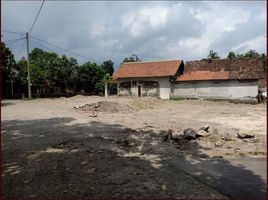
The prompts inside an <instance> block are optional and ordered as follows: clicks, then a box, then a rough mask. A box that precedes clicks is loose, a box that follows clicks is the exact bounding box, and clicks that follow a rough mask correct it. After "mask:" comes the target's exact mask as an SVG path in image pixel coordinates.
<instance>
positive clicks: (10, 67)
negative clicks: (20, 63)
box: [1, 42, 16, 96]
mask: <svg viewBox="0 0 268 200" xmlns="http://www.w3.org/2000/svg"><path fill="white" fill-rule="evenodd" d="M1 52H2V58H1V61H2V62H1V70H2V76H1V86H2V94H3V96H7V95H10V94H12V93H13V83H14V82H13V81H14V76H15V68H16V62H15V58H14V55H13V53H12V51H11V50H10V49H9V48H8V47H6V44H5V43H3V42H1Z"/></svg>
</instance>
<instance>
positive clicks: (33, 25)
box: [29, 0, 45, 33]
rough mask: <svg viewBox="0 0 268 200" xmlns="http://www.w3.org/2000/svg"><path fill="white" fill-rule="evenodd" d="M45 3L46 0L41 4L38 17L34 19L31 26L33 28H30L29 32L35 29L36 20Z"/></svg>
mask: <svg viewBox="0 0 268 200" xmlns="http://www.w3.org/2000/svg"><path fill="white" fill-rule="evenodd" d="M44 3H45V0H43V2H42V4H41V6H40V8H39V10H38V13H37V15H36V17H35V20H34V22H33V24H32V26H31V28H30V30H29V33H31V31H32V30H33V27H34V25H35V22H36V20H37V18H38V16H39V14H40V12H41V10H42V7H43V5H44Z"/></svg>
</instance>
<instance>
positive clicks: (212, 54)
mask: <svg viewBox="0 0 268 200" xmlns="http://www.w3.org/2000/svg"><path fill="white" fill-rule="evenodd" d="M207 58H208V59H220V57H219V56H218V53H217V52H215V51H213V50H210V51H209V54H208V57H207Z"/></svg>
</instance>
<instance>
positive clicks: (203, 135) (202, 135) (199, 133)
mask: <svg viewBox="0 0 268 200" xmlns="http://www.w3.org/2000/svg"><path fill="white" fill-rule="evenodd" d="M196 135H197V136H198V137H206V136H208V135H210V133H209V132H207V131H205V130H202V129H199V130H198V131H197V133H196Z"/></svg>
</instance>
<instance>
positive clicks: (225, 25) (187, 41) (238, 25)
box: [1, 1, 266, 67]
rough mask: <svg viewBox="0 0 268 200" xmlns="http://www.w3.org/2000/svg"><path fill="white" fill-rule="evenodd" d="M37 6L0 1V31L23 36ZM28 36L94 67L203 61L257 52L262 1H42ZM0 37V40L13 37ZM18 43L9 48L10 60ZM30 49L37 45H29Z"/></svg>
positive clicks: (260, 42)
mask: <svg viewBox="0 0 268 200" xmlns="http://www.w3.org/2000/svg"><path fill="white" fill-rule="evenodd" d="M39 6H40V2H31V1H30V2H18V1H12V2H8V1H4V2H3V4H2V10H3V12H2V13H1V14H2V21H3V26H2V28H3V29H4V30H5V29H6V30H13V31H19V32H26V31H27V30H28V29H29V28H30V26H31V24H32V22H33V19H34V17H35V15H36V13H37V11H38V9H39ZM32 34H33V35H34V36H37V37H39V38H41V39H43V40H46V41H48V42H51V43H53V44H55V45H58V46H62V47H64V48H67V49H70V50H72V51H74V52H78V53H80V54H82V55H85V56H86V57H89V58H92V61H96V62H98V63H101V62H103V61H104V60H105V59H111V60H113V61H114V62H115V63H116V64H115V65H116V67H118V64H119V63H120V62H121V61H122V60H123V58H124V57H126V56H129V55H130V54H132V53H136V54H138V56H139V57H140V58H142V59H144V60H150V59H155V60H159V59H173V58H180V59H184V60H192V59H200V58H203V57H206V56H207V54H208V51H209V50H210V49H213V50H215V51H217V52H218V53H219V54H220V55H222V56H225V55H226V53H228V52H229V51H231V50H234V49H235V50H237V51H247V50H249V49H250V48H252V49H256V50H257V51H260V52H263V51H264V50H265V48H266V38H265V35H266V10H265V2H254V3H253V2H247V1H244V2H242V1H241V2H238V1H237V2H228V1H227V2H226V1H223V2H203V1H202V2H194V1H190V2H186V1H184V2H160V1H156V2H127V1H126V2H124V1H123V2H93V1H92V2H91V1H89V2H86V1H82V2H76V1H66V2H65V1H58V2H54V1H46V2H45V4H44V6H43V9H42V12H41V13H40V16H39V18H38V21H37V23H36V25H35V27H34V30H33V33H32ZM3 35H4V41H5V40H9V39H14V38H16V37H17V36H16V35H12V34H7V33H4V34H3ZM21 45H22V42H21V43H18V44H15V45H13V46H12V49H13V50H14V53H15V54H16V58H19V57H20V56H21V55H19V54H18V51H19V49H20V48H21ZM31 45H32V47H41V46H38V44H37V43H34V41H32V43H31ZM42 48H43V47H42ZM50 48H51V49H54V50H55V51H56V52H58V53H59V54H63V53H66V52H63V51H60V50H58V49H55V48H53V47H50ZM46 50H47V49H46ZM22 52H25V51H22ZM69 55H71V54H69ZM73 56H74V57H76V56H75V55H73ZM76 58H77V59H78V60H79V61H80V62H84V61H85V60H84V59H82V58H79V57H76Z"/></svg>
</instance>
